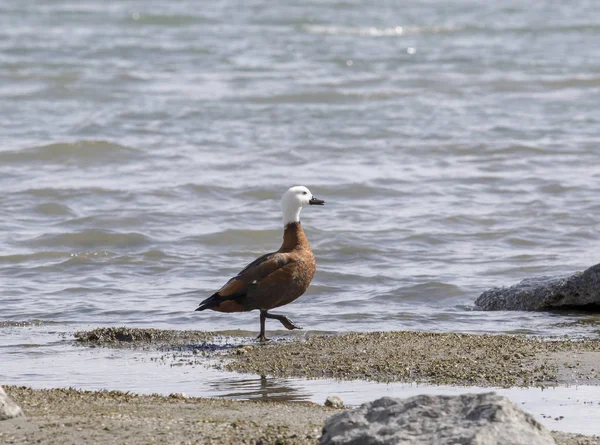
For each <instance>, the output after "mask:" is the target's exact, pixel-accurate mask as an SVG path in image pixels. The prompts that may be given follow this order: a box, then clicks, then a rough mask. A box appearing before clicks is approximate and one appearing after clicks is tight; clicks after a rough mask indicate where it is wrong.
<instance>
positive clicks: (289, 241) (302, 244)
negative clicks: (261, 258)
mask: <svg viewBox="0 0 600 445" xmlns="http://www.w3.org/2000/svg"><path fill="white" fill-rule="evenodd" d="M302 248H308V249H309V250H310V244H308V239H307V238H306V235H305V234H304V230H302V224H301V223H300V221H297V222H291V223H288V224H286V226H285V230H284V231H283V243H282V244H281V248H280V249H279V251H280V252H284V251H289V250H294V249H302Z"/></svg>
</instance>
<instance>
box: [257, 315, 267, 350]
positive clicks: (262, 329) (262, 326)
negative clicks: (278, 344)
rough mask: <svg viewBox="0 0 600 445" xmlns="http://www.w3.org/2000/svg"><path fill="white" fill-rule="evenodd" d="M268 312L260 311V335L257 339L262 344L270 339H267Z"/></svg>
mask: <svg viewBox="0 0 600 445" xmlns="http://www.w3.org/2000/svg"><path fill="white" fill-rule="evenodd" d="M267 315H268V314H267V311H263V310H261V311H260V334H258V337H256V339H257V340H258V341H260V342H264V341H268V340H269V339H268V338H267V337H265V321H266V320H267Z"/></svg>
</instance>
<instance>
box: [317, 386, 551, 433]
mask: <svg viewBox="0 0 600 445" xmlns="http://www.w3.org/2000/svg"><path fill="white" fill-rule="evenodd" d="M342 444H343V445H431V444H436V445H451V444H452V445H454V444H462V445H493V444H498V445H554V444H555V442H554V439H553V438H552V436H551V435H550V432H549V431H548V430H547V429H546V428H545V427H544V426H543V425H541V424H540V423H539V422H537V421H536V420H535V419H534V418H533V417H532V416H531V415H530V414H528V413H526V412H524V411H522V410H521V409H520V408H519V407H518V406H517V405H515V404H514V403H513V402H512V401H510V400H509V399H508V398H506V397H504V396H499V395H497V394H495V393H493V392H490V393H482V394H463V395H460V396H427V395H420V396H415V397H410V398H408V399H395V398H391V397H383V398H381V399H378V400H375V401H373V402H369V403H365V404H364V405H362V406H361V407H360V408H358V409H355V410H353V411H347V412H344V413H341V414H336V415H334V416H331V417H330V418H329V419H327V421H326V422H325V426H324V427H323V435H322V436H321V438H320V439H319V445H342Z"/></svg>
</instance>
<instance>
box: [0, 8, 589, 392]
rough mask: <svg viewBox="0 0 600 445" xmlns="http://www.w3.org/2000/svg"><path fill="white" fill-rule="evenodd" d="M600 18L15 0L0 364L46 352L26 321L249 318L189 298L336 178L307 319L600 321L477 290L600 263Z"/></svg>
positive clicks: (3, 19)
mask: <svg viewBox="0 0 600 445" xmlns="http://www.w3.org/2000/svg"><path fill="white" fill-rule="evenodd" d="M599 17H600V4H599V3H598V2H597V1H596V0H576V1H574V2H558V1H550V0H549V1H544V2H536V3H535V4H525V3H523V2H518V1H512V0H509V1H505V2H499V3H498V2H479V1H468V0H440V1H425V2H423V1H418V2H417V1H414V2H408V3H407V2H385V3H382V4H381V5H378V6H373V5H370V4H367V3H365V2H361V1H357V0H348V1H314V2H305V3H304V4H303V5H302V6H298V5H291V4H286V3H278V4H274V3H272V2H266V1H261V0H250V1H244V2H235V1H217V2H213V3H211V5H210V6H208V5H200V4H198V3H197V2H192V1H191V0H180V1H173V2H168V3H166V2H158V1H147V2H143V3H141V2H138V1H120V2H98V1H91V0H87V1H86V0H83V1H78V2H70V1H49V0H47V1H37V2H25V1H24V2H16V1H13V2H2V3H0V115H1V116H2V119H0V190H1V192H0V350H2V348H8V349H10V350H11V351H13V352H14V354H3V355H2V357H1V360H2V362H3V363H2V364H0V377H1V376H2V374H3V372H2V368H3V367H5V366H8V365H6V363H8V362H10V361H11V360H12V359H13V357H15V354H16V355H20V354H21V355H23V354H24V355H25V356H26V357H29V359H30V360H35V359H36V358H35V357H37V355H36V354H38V353H39V350H38V348H36V347H25V346H21V345H27V344H30V343H31V339H30V337H29V336H30V333H31V331H30V329H29V328H27V327H23V328H21V327H18V326H19V323H21V322H30V321H31V320H39V321H40V322H41V323H42V324H41V327H39V329H41V330H42V331H44V332H45V334H44V337H43V338H44V340H43V341H41V343H43V344H46V343H52V342H53V341H54V340H53V338H54V337H53V335H55V334H56V336H57V337H60V335H67V336H69V335H70V334H71V333H72V332H73V331H74V330H75V329H80V328H91V327H95V326H104V325H130V326H147V327H159V328H172V329H201V330H220V331H222V330H239V331H240V332H241V333H246V332H251V333H252V334H254V335H255V334H256V333H257V331H258V314H256V313H246V314H236V315H226V314H225V315H224V314H216V313H207V312H203V313H198V312H193V310H194V309H195V307H196V305H197V303H198V302H199V301H200V300H201V299H203V298H205V297H206V296H209V295H211V294H212V293H213V292H214V291H215V290H216V289H218V288H219V287H220V286H221V285H222V284H223V283H224V282H225V281H226V280H227V279H228V278H229V277H231V276H232V275H233V274H235V273H237V272H238V271H239V270H240V269H241V268H242V267H243V266H244V265H245V264H247V263H248V262H249V261H251V260H253V259H254V258H256V257H257V256H258V255H261V254H263V253H265V252H268V251H273V250H276V249H277V248H278V247H279V244H280V239H281V231H282V227H281V219H280V218H281V215H280V209H279V200H280V198H281V195H282V194H283V192H284V191H285V190H286V189H287V188H288V187H290V186H292V185H297V184H302V185H306V186H308V187H309V188H310V189H311V190H312V192H313V193H314V194H315V195H316V196H318V197H320V198H322V199H325V200H326V201H327V204H326V205H325V206H324V207H319V208H307V209H305V210H304V212H303V215H302V216H303V218H302V220H303V224H304V227H305V231H306V233H307V235H308V238H309V240H310V242H311V245H312V247H313V250H314V252H315V256H316V258H317V267H318V272H317V275H316V277H315V279H314V281H313V285H312V286H311V288H310V289H309V290H308V292H307V293H306V294H305V295H304V296H303V297H302V298H300V299H299V300H297V301H296V302H294V303H293V304H292V305H290V306H286V307H284V308H281V310H280V311H279V312H281V313H285V314H286V315H289V316H290V317H291V318H292V319H293V320H295V321H296V322H297V323H298V324H300V325H301V326H303V327H305V328H306V329H307V330H309V331H327V332H330V331H366V330H403V329H420V330H431V331H463V332H493V333H496V332H510V333H529V334H536V335H562V334H568V335H570V336H572V337H582V336H586V337H590V336H596V337H597V336H598V325H599V321H600V320H599V317H598V316H594V315H585V314H577V313H570V314H566V315H559V314H551V313H521V312H510V313H508V312H493V313H487V312H480V311H474V310H473V302H474V300H475V298H476V297H477V296H478V295H479V294H480V293H481V292H482V291H484V290H486V289H488V288H490V287H493V286H496V285H509V284H513V283H515V282H517V281H519V280H520V279H522V278H525V277H530V276H537V275H558V274H564V273H570V272H573V271H575V270H581V269H584V268H586V267H588V266H590V265H592V264H595V263H598V262H599V261H600V255H599V254H598V252H600V239H599V238H598V232H599V229H600V217H599V215H600V200H599V196H600V112H599V111H600V109H599V105H598V104H600V45H598V42H599V41H600V19H599ZM279 328H280V326H279V324H278V323H276V322H272V321H270V322H269V323H268V324H267V330H268V331H269V330H271V331H272V330H274V329H279ZM59 334H60V335H59ZM40 335H41V334H40ZM44 342H46V343H44ZM38 343H39V342H38ZM8 349H5V350H8ZM15 351H16V352H15ZM5 369H6V368H5ZM44 372H46V373H47V377H46V380H47V382H48V384H49V385H50V384H51V383H52V382H53V381H54V379H55V378H56V376H57V375H58V374H56V372H58V371H56V372H55V371H54V370H53V368H52V367H49V368H45V371H44ZM4 375H5V380H6V376H7V375H8V374H7V373H5V374H4ZM42 380H43V379H42ZM7 383H10V382H7Z"/></svg>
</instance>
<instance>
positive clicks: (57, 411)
mask: <svg viewBox="0 0 600 445" xmlns="http://www.w3.org/2000/svg"><path fill="white" fill-rule="evenodd" d="M5 390H6V391H7V393H8V394H9V395H10V396H11V397H12V398H13V399H14V400H15V401H16V402H18V403H19V404H20V405H21V406H22V407H23V409H24V411H25V415H26V416H27V417H26V418H20V419H13V420H9V421H4V422H2V423H0V443H3V444H4V443H6V444H18V445H24V444H31V443H38V444H57V443H60V444H61V445H79V444H82V443H94V444H130V445H142V444H186V443H187V444H191V443H194V444H196V443H197V444H215V445H216V444H219V445H228V444H232V445H233V444H248V445H250V444H251V445H256V444H262V445H267V444H273V445H275V444H278V445H284V444H285V445H287V444H289V445H298V444H312V445H314V444H316V443H317V441H318V438H319V436H320V434H321V428H322V425H323V422H324V421H325V419H326V418H327V417H329V416H330V415H332V414H335V413H337V412H339V411H340V410H338V409H334V408H326V407H322V406H318V405H314V404H309V403H293V404H292V403H274V402H253V401H232V400H217V399H201V398H189V399H186V398H181V397H176V396H173V397H163V396H139V395H132V394H127V393H123V392H118V391H111V392H106V391H101V392H92V391H76V390H73V389H51V390H33V389H30V388H25V387H14V386H8V387H5ZM552 434H553V436H554V438H555V440H556V443H557V444H559V445H576V444H577V445H599V444H600V437H595V436H582V435H578V434H568V433H558V432H554V433H552Z"/></svg>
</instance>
